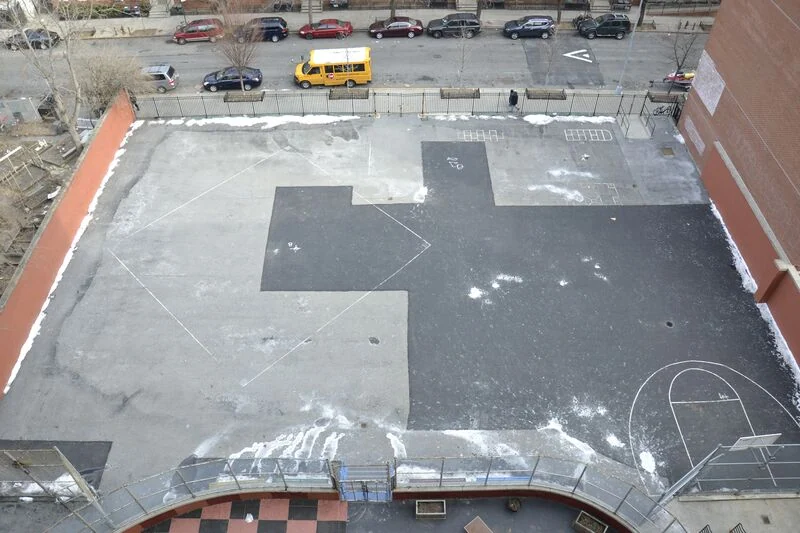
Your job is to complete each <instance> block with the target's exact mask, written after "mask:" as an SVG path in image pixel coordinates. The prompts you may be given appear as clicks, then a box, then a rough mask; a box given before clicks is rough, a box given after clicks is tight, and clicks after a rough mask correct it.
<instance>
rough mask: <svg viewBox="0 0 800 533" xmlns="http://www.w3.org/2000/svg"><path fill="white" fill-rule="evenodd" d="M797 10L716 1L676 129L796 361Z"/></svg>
mask: <svg viewBox="0 0 800 533" xmlns="http://www.w3.org/2000/svg"><path fill="white" fill-rule="evenodd" d="M797 43H800V2H798V1H797V0H759V1H758V2H753V1H752V0H725V2H723V3H722V5H721V8H720V10H719V12H718V14H717V17H716V20H715V22H714V28H713V29H712V31H711V35H710V37H709V40H708V44H707V45H706V50H705V52H704V53H703V56H702V58H701V60H700V65H699V67H698V72H697V78H696V82H695V87H694V88H693V91H692V93H691V94H690V96H689V100H688V102H687V104H686V107H685V109H684V113H683V115H682V117H681V122H680V128H681V131H682V132H683V135H684V137H685V138H686V143H687V146H688V147H689V150H690V151H691V153H692V155H693V156H694V158H695V161H696V162H697V164H698V167H699V168H700V169H701V177H702V179H703V182H704V183H705V186H706V188H707V189H708V192H709V195H710V196H711V198H712V200H713V201H714V203H715V204H716V206H717V208H718V210H719V212H720V214H721V215H722V218H723V220H724V221H725V225H726V226H727V227H728V230H729V231H730V233H731V235H732V236H733V239H734V241H735V242H736V244H737V246H738V247H739V250H740V251H741V252H742V256H743V257H744V259H745V262H746V263H747V266H748V268H749V270H750V272H751V274H752V275H753V278H754V279H755V282H756V284H757V288H756V291H755V295H754V296H755V298H756V300H757V301H758V302H759V303H766V304H767V305H768V306H769V308H770V311H771V312H772V315H773V317H774V318H775V321H776V322H777V323H778V326H779V328H780V330H781V333H782V334H783V336H784V338H785V339H786V341H787V343H788V344H789V347H790V348H791V350H792V353H793V354H794V356H795V358H796V359H797V358H800V276H798V271H797V265H800V141H798V138H800V51H798V49H797Z"/></svg>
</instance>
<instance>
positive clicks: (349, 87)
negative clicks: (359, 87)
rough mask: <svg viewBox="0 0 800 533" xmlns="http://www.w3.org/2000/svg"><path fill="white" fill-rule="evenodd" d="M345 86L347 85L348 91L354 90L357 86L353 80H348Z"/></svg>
mask: <svg viewBox="0 0 800 533" xmlns="http://www.w3.org/2000/svg"><path fill="white" fill-rule="evenodd" d="M345 85H347V88H348V89H352V88H353V87H355V86H356V82H354V81H353V80H347V83H345Z"/></svg>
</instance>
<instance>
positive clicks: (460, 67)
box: [456, 29, 472, 87]
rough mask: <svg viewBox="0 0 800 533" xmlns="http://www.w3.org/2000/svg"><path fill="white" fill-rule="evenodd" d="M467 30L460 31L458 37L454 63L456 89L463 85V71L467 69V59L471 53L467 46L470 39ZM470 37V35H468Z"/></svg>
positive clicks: (469, 47)
mask: <svg viewBox="0 0 800 533" xmlns="http://www.w3.org/2000/svg"><path fill="white" fill-rule="evenodd" d="M468 32H469V30H467V31H465V30H463V29H462V30H461V36H460V37H459V41H460V42H459V47H458V60H457V61H456V74H457V75H458V85H457V87H461V86H462V85H463V79H464V71H465V70H466V68H467V59H469V56H470V54H471V53H472V47H471V46H468V43H469V41H470V39H471V37H468V36H467V35H468ZM470 35H471V33H470Z"/></svg>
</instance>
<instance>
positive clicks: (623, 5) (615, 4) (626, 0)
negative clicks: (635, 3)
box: [608, 0, 631, 11]
mask: <svg viewBox="0 0 800 533" xmlns="http://www.w3.org/2000/svg"><path fill="white" fill-rule="evenodd" d="M608 7H610V8H611V11H630V10H631V0H608Z"/></svg>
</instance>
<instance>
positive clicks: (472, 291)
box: [467, 287, 486, 300]
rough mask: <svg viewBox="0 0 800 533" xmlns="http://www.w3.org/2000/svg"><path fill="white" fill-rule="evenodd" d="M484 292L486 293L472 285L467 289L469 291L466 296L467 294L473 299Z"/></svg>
mask: <svg viewBox="0 0 800 533" xmlns="http://www.w3.org/2000/svg"><path fill="white" fill-rule="evenodd" d="M484 294H486V293H485V292H483V291H482V290H480V289H479V288H478V287H472V288H471V289H470V290H469V293H468V294H467V296H469V297H470V298H472V299H473V300H477V299H478V298H480V297H482V296H483V295H484Z"/></svg>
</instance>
